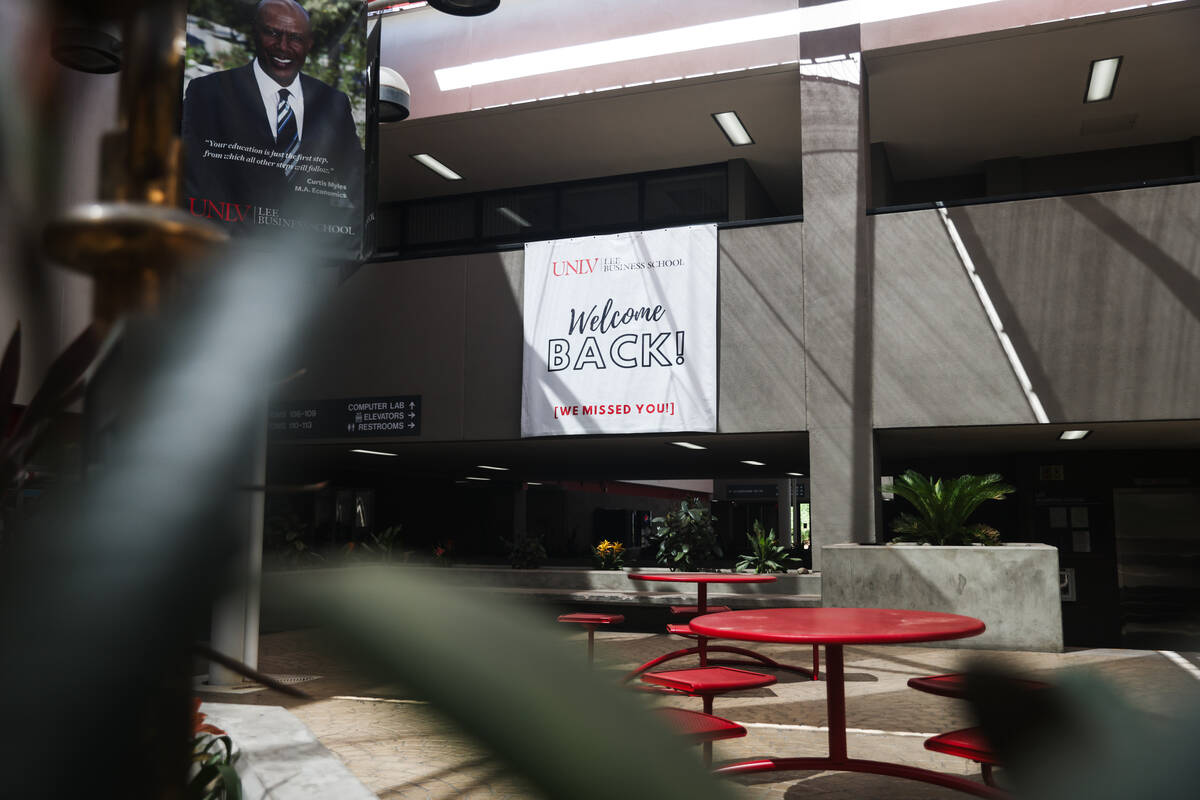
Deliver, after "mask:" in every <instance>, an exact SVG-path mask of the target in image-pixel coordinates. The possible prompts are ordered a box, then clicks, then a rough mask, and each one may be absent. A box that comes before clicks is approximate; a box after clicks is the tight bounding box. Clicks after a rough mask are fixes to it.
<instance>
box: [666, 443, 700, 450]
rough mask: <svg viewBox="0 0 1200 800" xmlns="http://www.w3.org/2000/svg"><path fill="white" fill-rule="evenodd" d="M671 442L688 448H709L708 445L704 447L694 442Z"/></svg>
mask: <svg viewBox="0 0 1200 800" xmlns="http://www.w3.org/2000/svg"><path fill="white" fill-rule="evenodd" d="M671 444H673V445H675V446H676V447H684V448H687V449H688V450H707V449H708V448H707V447H704V446H703V445H698V444H692V443H691V442H671Z"/></svg>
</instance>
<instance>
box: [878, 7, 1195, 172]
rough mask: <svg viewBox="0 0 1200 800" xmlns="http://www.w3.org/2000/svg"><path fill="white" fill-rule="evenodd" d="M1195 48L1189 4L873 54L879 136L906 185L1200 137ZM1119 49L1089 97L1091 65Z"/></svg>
mask: <svg viewBox="0 0 1200 800" xmlns="http://www.w3.org/2000/svg"><path fill="white" fill-rule="evenodd" d="M1198 48H1200V6H1197V5H1196V4H1193V3H1189V4H1182V3H1181V4H1179V5H1177V6H1172V5H1168V6H1162V7H1159V8H1141V9H1135V10H1132V11H1129V12H1125V13H1123V14H1117V15H1113V14H1106V15H1103V16H1101V17H1095V18H1088V19H1081V20H1073V21H1065V22H1056V23H1048V24H1044V25H1037V26H1033V27H1026V28H1017V29H1014V30H1009V31H1002V32H999V33H993V34H987V35H984V36H972V37H965V38H961V39H951V40H944V41H940V42H926V43H922V44H919V45H911V46H908V47H904V48H897V49H895V50H880V51H875V52H868V53H866V54H865V56H864V60H865V64H866V70H867V75H868V79H869V86H870V125H871V140H872V141H873V142H885V143H886V144H887V151H888V158H889V163H890V166H891V169H892V176H893V177H894V178H895V179H896V180H898V181H907V180H918V179H923V178H931V177H939V176H945V175H954V174H960V173H964V172H970V171H978V170H979V169H980V168H981V166H982V163H983V162H984V161H986V160H989V159H994V158H1007V157H1014V156H1015V157H1020V158H1030V157H1036V156H1045V155H1054V154H1058V153H1074V152H1082V151H1087V150H1103V149H1108V148H1116V147H1129V146H1132V145H1141V144H1151V143H1158V142H1174V141H1180V140H1183V139H1188V138H1190V137H1193V136H1197V135H1200V103H1198V102H1196V98H1197V97H1200V70H1197V69H1196V67H1195V59H1196V53H1197V50H1198ZM1114 56H1123V57H1124V60H1123V61H1122V63H1121V69H1120V74H1119V75H1118V77H1117V82H1116V90H1115V92H1114V94H1113V97H1112V99H1110V100H1105V101H1101V102H1097V103H1084V102H1083V100H1084V93H1085V90H1086V88H1087V80H1088V74H1089V68H1090V65H1091V62H1092V61H1093V60H1095V59H1101V58H1111V57H1114ZM1088 131H1091V132H1088Z"/></svg>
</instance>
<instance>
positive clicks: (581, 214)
mask: <svg viewBox="0 0 1200 800" xmlns="http://www.w3.org/2000/svg"><path fill="white" fill-rule="evenodd" d="M637 222H638V185H637V181H634V180H621V181H605V182H602V183H588V184H584V185H582V186H570V187H566V188H564V189H563V190H562V229H563V230H564V231H573V230H580V229H585V228H607V227H616V226H619V225H631V226H636V225H637Z"/></svg>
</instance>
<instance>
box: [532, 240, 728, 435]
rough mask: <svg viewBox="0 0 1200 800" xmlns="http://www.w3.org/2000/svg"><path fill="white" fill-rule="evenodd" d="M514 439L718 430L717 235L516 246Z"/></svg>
mask: <svg viewBox="0 0 1200 800" xmlns="http://www.w3.org/2000/svg"><path fill="white" fill-rule="evenodd" d="M524 296H525V311H524V317H525V350H524V362H523V375H522V378H523V380H522V392H521V435H522V436H554V435H561V434H594V433H666V432H671V431H707V432H713V431H716V428H717V322H716V320H717V228H716V226H715V225H697V226H692V227H684V228H668V229H666V230H656V231H637V232H633V233H621V234H616V235H613V236H587V237H583V238H578V239H560V240H556V241H549V242H531V243H529V244H526V245H525V292H524Z"/></svg>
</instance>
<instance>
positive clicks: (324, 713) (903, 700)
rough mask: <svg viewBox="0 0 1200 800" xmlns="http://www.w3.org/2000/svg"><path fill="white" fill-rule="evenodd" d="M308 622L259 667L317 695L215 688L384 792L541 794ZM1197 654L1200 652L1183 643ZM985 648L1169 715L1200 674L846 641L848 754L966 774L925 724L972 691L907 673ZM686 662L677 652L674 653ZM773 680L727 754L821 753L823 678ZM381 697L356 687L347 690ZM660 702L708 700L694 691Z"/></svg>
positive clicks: (874, 791)
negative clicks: (274, 708) (1083, 679)
mask: <svg viewBox="0 0 1200 800" xmlns="http://www.w3.org/2000/svg"><path fill="white" fill-rule="evenodd" d="M561 636H562V638H563V646H564V647H576V648H581V649H582V648H583V647H585V644H584V641H585V639H584V634H582V633H580V632H576V631H573V630H568V629H565V628H564V629H562V631H561ZM596 637H597V641H596V657H597V662H598V666H599V667H600V668H602V669H610V670H612V672H613V674H614V676H616V675H620V674H621V672H620V671H619V670H627V669H629V668H630V667H632V666H635V665H637V664H639V663H641V662H643V661H645V660H647V659H649V658H650V657H652V656H654V655H658V654H661V653H664V652H666V651H668V650H671V649H675V648H677V647H679V646H680V642H681V640H679V639H677V638H674V637H668V636H665V635H658V634H647V633H635V632H624V631H620V630H613V631H599V632H597V634H596ZM318 642H319V637H318V636H316V635H315V634H314V633H313V632H310V631H301V632H289V633H279V634H272V635H268V636H264V637H263V639H262V643H261V655H260V664H259V666H260V668H262V669H263V670H264V671H266V672H269V673H285V674H300V675H320V676H322V677H321V678H320V679H319V680H315V681H311V682H308V683H304V684H302V685H301V688H303V689H305V690H307V691H309V692H310V693H311V694H312V695H313V696H314V697H315V698H316V699H315V700H313V701H306V702H302V701H295V700H290V699H287V698H284V697H281V696H279V695H277V694H275V693H273V692H260V693H256V694H250V695H242V696H236V697H231V696H229V695H221V696H219V697H217V696H212V697H211V698H210V699H213V700H219V701H220V702H247V703H262V704H269V705H283V706H286V707H288V708H289V709H290V710H291V711H292V713H293V714H295V715H296V716H297V717H299V718H300V719H301V720H302V721H303V722H304V723H305V724H306V725H307V726H308V727H309V728H310V729H311V730H312V731H313V733H314V734H315V735H316V736H317V738H318V739H319V740H320V741H321V743H322V744H324V745H325V746H326V747H327V748H329V749H330V750H332V751H333V752H334V753H335V754H336V755H337V756H338V757H340V758H341V759H342V760H343V761H344V762H345V763H346V765H347V766H348V767H349V768H350V770H351V771H352V772H353V773H354V774H355V775H357V776H358V778H359V779H360V780H361V781H362V782H363V783H364V784H365V785H366V786H367V787H368V788H369V789H370V790H371V791H373V792H375V793H376V794H377V795H378V796H379V797H380V798H423V799H424V798H428V799H433V798H450V797H464V798H475V797H480V798H482V797H488V798H524V797H536V796H537V795H536V794H535V793H534V792H533V791H532V790H531V789H530V788H529V787H528V786H527V785H526V784H525V783H524V782H523V781H522V780H521V779H520V778H519V777H516V776H513V775H511V774H508V772H507V771H506V770H505V769H504V768H503V767H502V765H500V764H499V763H497V762H496V761H495V760H493V759H491V758H490V757H489V756H488V755H487V754H486V753H485V752H484V751H482V750H481V749H480V748H479V747H478V746H476V745H475V744H473V743H472V742H471V741H469V740H468V739H467V738H466V737H465V736H464V735H462V734H461V733H460V732H458V731H457V730H456V729H455V728H454V727H453V725H452V724H450V723H449V722H447V721H446V720H444V719H443V718H441V717H440V716H439V715H438V713H437V712H436V710H435V709H434V708H433V707H432V706H430V705H428V704H426V703H424V702H423V701H422V700H421V699H420V698H418V697H414V696H412V695H411V693H409V692H406V691H405V690H404V689H403V688H400V687H384V686H378V685H372V682H371V681H368V680H364V679H361V678H358V677H356V675H355V673H354V671H353V670H352V669H351V668H349V667H347V666H346V665H344V664H342V663H340V662H339V660H338V659H337V658H335V657H333V656H331V655H329V654H327V653H326V652H324V651H323V650H322V649H321V648H320V646H319V644H318ZM761 649H762V650H763V651H764V652H767V653H769V654H772V655H775V656H776V657H780V658H781V659H782V660H789V661H792V662H794V663H799V664H807V663H809V662H810V659H811V656H810V650H808V648H799V649H797V648H789V647H786V646H774V645H767V646H764V647H762V648H761ZM1183 655H1184V658H1185V659H1187V658H1191V659H1192V660H1193V661H1195V658H1194V654H1183ZM978 661H983V662H986V663H988V664H991V665H1004V666H1007V667H1010V668H1011V669H1013V670H1014V671H1017V672H1020V673H1021V674H1024V675H1028V676H1031V677H1035V678H1041V679H1049V680H1052V681H1053V680H1055V679H1058V678H1061V677H1062V676H1063V675H1065V674H1068V673H1072V672H1079V671H1086V672H1087V673H1088V674H1090V675H1094V676H1095V677H1097V678H1099V679H1101V680H1102V681H1104V682H1105V683H1106V684H1107V685H1109V686H1111V687H1112V688H1113V689H1114V690H1115V691H1116V692H1118V693H1119V694H1120V695H1121V696H1122V697H1123V698H1124V700H1125V701H1127V702H1128V703H1129V704H1130V705H1132V706H1134V707H1136V708H1138V709H1141V710H1144V711H1146V712H1149V713H1151V714H1159V715H1164V716H1166V717H1170V716H1171V715H1172V714H1173V713H1176V711H1177V709H1179V708H1180V707H1181V702H1180V701H1181V698H1187V697H1194V696H1196V695H1198V694H1200V680H1197V678H1196V677H1195V676H1194V675H1193V674H1192V673H1190V672H1189V671H1188V670H1187V669H1185V668H1184V667H1182V666H1181V665H1180V664H1179V663H1178V662H1176V661H1172V660H1171V659H1170V658H1168V657H1166V656H1164V655H1162V654H1159V653H1156V652H1153V651H1136V650H1080V651H1074V652H1068V653H1061V654H1046V653H1018V652H992V651H971V650H960V649H950V648H933V647H894V646H887V647H848V648H846V681H847V682H846V694H847V703H846V706H847V724H848V726H849V727H850V729H851V734H850V738H849V751H850V755H851V756H854V757H860V758H871V759H876V760H883V761H895V762H900V763H904V764H911V765H914V766H922V767H926V768H929V769H933V770H937V771H941V772H946V773H951V774H956V775H966V776H973V777H977V776H978V769H977V768H976V766H975V765H974V764H972V763H970V762H967V761H964V760H962V759H958V758H954V757H950V756H943V755H939V754H935V753H931V752H929V751H927V750H925V749H924V747H923V741H924V738H925V737H926V736H927V735H930V734H933V733H939V732H943V731H947V730H951V729H954V728H959V727H965V726H968V725H970V724H972V722H971V719H970V718H969V715H968V709H967V706H966V704H965V703H964V702H962V701H957V700H951V699H946V698H939V697H934V696H930V695H927V694H922V693H919V692H916V691H913V690H911V689H908V688H907V686H906V681H907V680H908V679H909V678H910V677H913V676H919V675H930V674H937V673H941V672H950V671H956V670H959V669H962V668H963V667H965V666H966V665H967V664H969V663H977V662H978ZM677 663H679V662H677ZM779 674H780V680H779V682H778V683H777V684H775V685H774V686H771V687H767V688H763V689H758V690H753V691H747V692H742V693H739V694H736V695H727V696H724V697H721V698H718V699H717V701H716V711H717V713H719V714H720V715H722V716H724V717H727V718H729V719H733V720H736V721H738V722H741V723H743V724H746V725H747V727H748V728H749V734H748V735H747V736H746V737H745V738H742V739H734V740H729V741H725V742H718V743H716V745H715V748H714V754H715V758H716V760H717V761H721V760H725V759H740V758H749V757H753V756H762V755H821V754H823V753H824V752H825V748H826V735H827V734H826V732H825V731H824V730H823V726H825V725H826V722H827V719H826V708H825V684H824V682H813V681H810V680H807V679H805V678H802V677H801V676H799V675H794V674H791V673H779ZM352 697H353V698H373V699H348V698H352ZM652 702H657V703H662V704H674V705H679V706H681V707H685V708H698V707H699V701H698V700H696V699H693V698H687V697H654V698H652ZM725 780H728V781H729V782H730V783H731V784H732V785H733V787H734V790H735V794H736V796H738V797H741V798H747V800H749V799H750V798H755V799H757V798H763V799H764V800H766V799H768V798H769V799H770V800H781V799H783V798H787V800H795V798H800V797H810V796H811V797H820V798H822V799H823V800H825V799H826V798H828V799H832V798H847V800H849V798H854V800H864V799H865V798H873V797H880V798H885V797H886V798H890V799H891V800H906V799H907V798H913V800H916V799H917V798H943V797H945V798H950V797H962V796H963V795H961V794H959V793H957V792H953V791H951V790H947V789H941V788H938V787H933V786H929V785H926V784H922V783H915V782H912V781H907V780H901V779H896V778H887V777H880V776H872V775H859V774H849V773H836V772H823V773H768V774H764V775H758V776H745V777H741V778H736V779H725Z"/></svg>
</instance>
